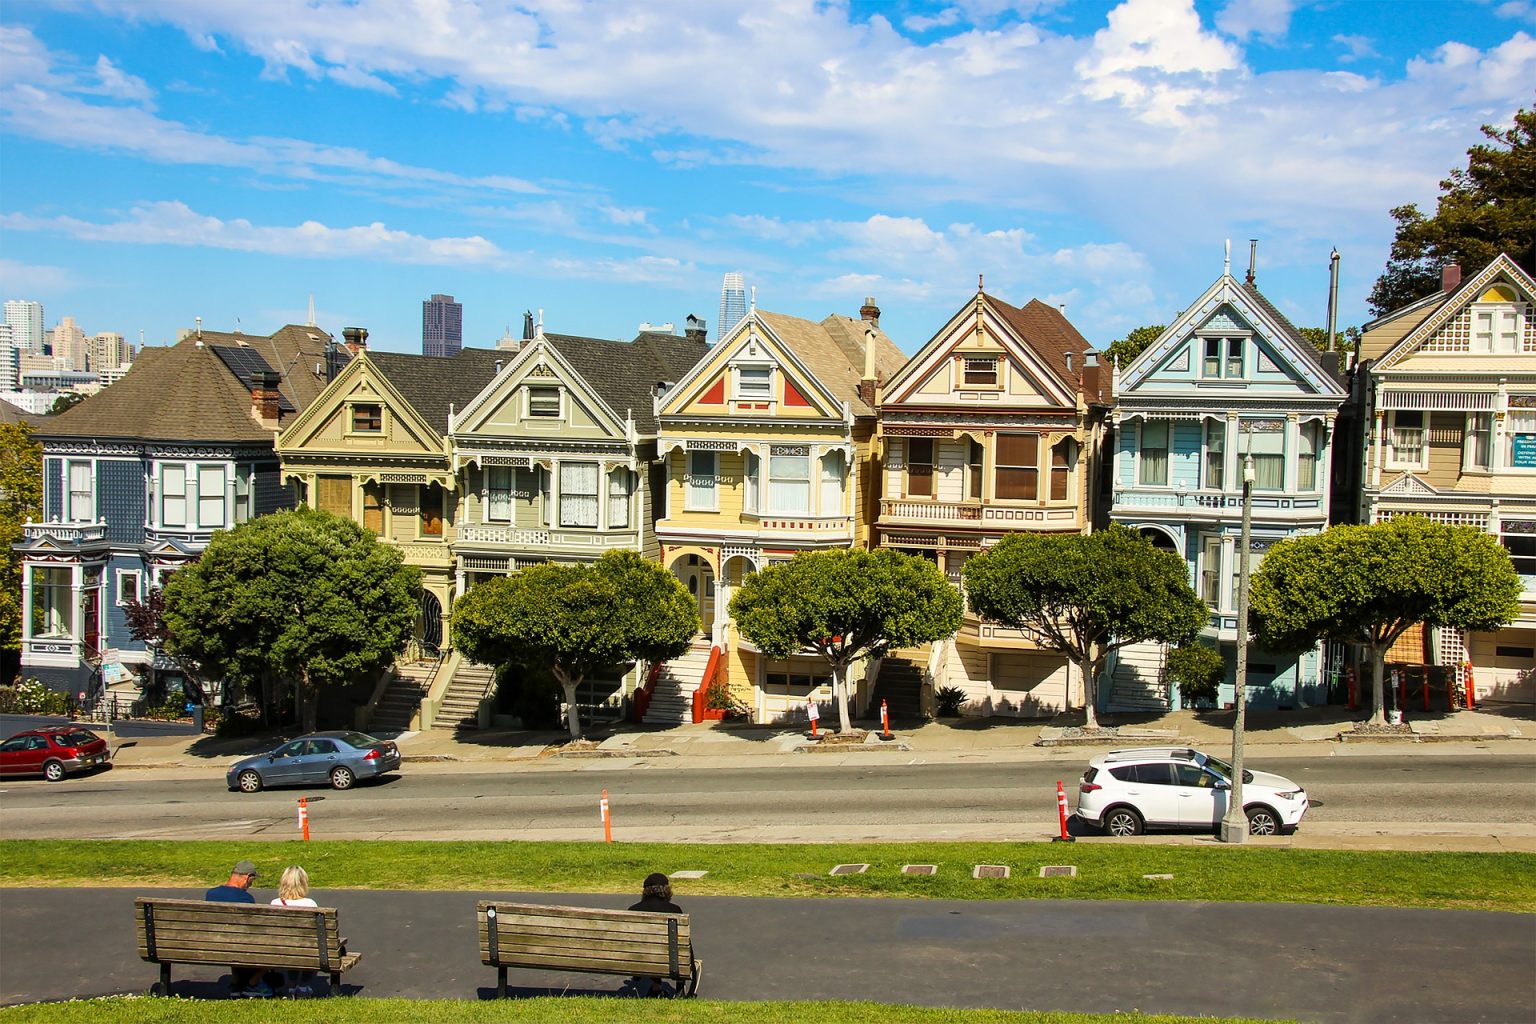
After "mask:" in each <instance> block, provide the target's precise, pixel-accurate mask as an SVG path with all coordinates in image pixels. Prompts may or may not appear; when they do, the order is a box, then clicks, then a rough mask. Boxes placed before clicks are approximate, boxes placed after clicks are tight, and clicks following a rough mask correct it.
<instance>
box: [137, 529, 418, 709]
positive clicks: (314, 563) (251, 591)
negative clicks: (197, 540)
mask: <svg viewBox="0 0 1536 1024" xmlns="http://www.w3.org/2000/svg"><path fill="white" fill-rule="evenodd" d="M420 591H421V579H420V573H419V572H418V571H417V570H416V569H415V568H413V567H410V566H407V565H405V564H404V563H403V562H402V561H401V558H400V553H399V552H398V551H397V550H395V549H394V548H391V547H388V546H386V545H384V544H380V543H379V542H378V540H377V538H375V537H374V535H373V534H371V533H369V532H367V531H366V530H364V529H363V528H362V527H361V526H359V525H357V524H356V523H354V522H352V521H351V520H349V519H343V518H341V517H340V516H334V515H331V514H330V513H328V512H321V511H318V510H316V509H311V508H307V507H301V508H297V509H293V510H292V511H287V512H276V513H273V514H271V515H266V516H261V517H259V518H256V519H252V520H251V521H250V522H248V523H242V524H241V525H239V526H236V527H235V528H234V529H232V530H228V531H224V532H220V533H215V534H214V535H213V539H212V540H211V541H209V542H208V547H207V549H206V550H204V551H203V554H202V557H201V558H199V559H198V560H197V561H196V562H194V563H193V564H192V565H190V566H188V567H187V568H185V569H182V570H180V571H179V572H176V573H174V574H173V575H172V576H171V577H170V579H169V580H167V581H166V584H165V612H164V619H165V629H166V632H167V649H168V652H169V653H170V654H172V655H173V656H175V657H177V658H183V659H190V660H192V661H195V662H196V663H198V664H199V665H201V666H202V667H203V670H204V671H205V672H206V673H208V674H209V675H219V676H224V677H226V678H231V679H237V680H241V681H245V682H250V681H252V680H254V679H257V678H259V677H261V676H262V675H263V674H270V675H272V676H276V677H277V678H279V679H285V680H290V679H291V680H293V681H294V682H295V685H296V686H297V688H298V695H299V708H300V714H301V716H302V721H303V726H304V729H305V731H306V732H308V731H312V730H313V729H314V728H315V717H316V705H317V704H318V702H319V697H320V690H321V688H322V687H328V686H341V685H346V684H348V683H353V682H356V681H358V680H360V679H363V678H365V677H367V676H368V675H370V674H373V673H377V672H378V671H380V670H382V669H383V668H384V667H385V666H386V665H388V664H389V663H390V661H391V660H392V659H393V658H394V657H395V656H396V655H397V654H399V653H400V652H401V651H402V650H404V649H405V645H406V642H407V641H408V640H409V639H410V637H411V634H412V631H413V629H414V626H415V622H416V611H417V605H418V601H419V597H420Z"/></svg>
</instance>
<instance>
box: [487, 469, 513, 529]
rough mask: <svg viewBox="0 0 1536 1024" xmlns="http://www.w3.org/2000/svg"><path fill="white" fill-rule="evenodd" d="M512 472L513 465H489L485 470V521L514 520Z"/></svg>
mask: <svg viewBox="0 0 1536 1024" xmlns="http://www.w3.org/2000/svg"><path fill="white" fill-rule="evenodd" d="M512 474H513V469H512V467H511V466H488V467H486V470H485V521H486V522H488V523H510V522H511V521H512Z"/></svg>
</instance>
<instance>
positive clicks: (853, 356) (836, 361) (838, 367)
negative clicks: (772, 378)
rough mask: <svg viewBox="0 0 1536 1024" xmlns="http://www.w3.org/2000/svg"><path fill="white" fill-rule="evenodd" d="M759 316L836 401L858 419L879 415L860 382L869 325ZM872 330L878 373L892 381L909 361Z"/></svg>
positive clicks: (836, 319) (839, 319) (782, 315)
mask: <svg viewBox="0 0 1536 1024" xmlns="http://www.w3.org/2000/svg"><path fill="white" fill-rule="evenodd" d="M756 313H757V315H758V316H759V317H760V318H761V319H762V321H763V323H764V324H766V325H768V327H769V328H770V329H771V330H772V331H773V333H774V334H775V335H776V336H777V337H778V338H779V340H780V341H782V342H783V343H784V344H785V345H787V346H788V347H789V348H790V349H791V350H792V351H793V352H794V354H795V356H796V357H797V358H798V359H799V360H800V361H801V362H802V363H804V364H805V368H806V369H808V370H810V371H811V373H813V374H814V375H815V376H816V379H817V380H819V381H820V382H821V384H822V386H823V387H825V388H826V389H827V391H828V392H829V393H830V394H831V395H832V396H833V397H835V398H837V399H838V400H840V401H844V402H847V403H848V405H849V407H850V408H851V409H852V410H853V414H854V415H855V416H873V415H874V414H875V410H874V409H873V408H872V407H870V405H869V404H868V403H866V402H865V401H864V400H863V399H862V398H860V397H859V381H860V380H861V379H862V378H863V376H864V345H865V341H864V338H865V325H866V321H863V320H853V319H852V318H851V317H838V316H829V317H827V319H826V320H823V321H822V322H821V323H819V324H818V323H812V322H811V321H809V320H802V319H800V318H799V317H797V316H789V315H787V314H785V313H769V312H767V311H765V310H761V309H759V310H756ZM829 321H830V323H829ZM869 326H870V327H871V328H872V331H873V335H874V345H875V368H876V371H877V372H883V373H884V374H885V375H886V377H887V378H888V377H890V375H892V374H894V373H895V372H896V371H897V370H899V369H900V368H901V364H902V363H903V362H905V361H906V357H905V356H903V355H902V354H901V350H900V349H899V348H897V347H896V343H895V342H893V341H891V339H890V338H888V337H887V336H886V334H885V332H884V331H882V330H880V328H878V327H874V326H873V324H870V325H869Z"/></svg>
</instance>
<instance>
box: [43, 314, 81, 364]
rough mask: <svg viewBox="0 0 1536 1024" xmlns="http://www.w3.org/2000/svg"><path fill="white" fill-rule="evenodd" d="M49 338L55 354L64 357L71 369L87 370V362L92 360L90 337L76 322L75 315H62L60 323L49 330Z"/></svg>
mask: <svg viewBox="0 0 1536 1024" xmlns="http://www.w3.org/2000/svg"><path fill="white" fill-rule="evenodd" d="M48 340H49V342H50V343H51V344H52V347H53V354H54V356H55V357H63V359H64V360H65V365H66V366H67V367H68V368H69V369H71V370H79V371H81V372H84V371H85V369H86V363H87V362H89V360H90V345H89V339H88V338H86V336H85V331H83V330H81V329H80V325H79V324H77V323H75V318H74V317H72V316H66V317H60V318H59V323H58V325H57V326H56V327H54V328H53V330H51V331H49V332H48Z"/></svg>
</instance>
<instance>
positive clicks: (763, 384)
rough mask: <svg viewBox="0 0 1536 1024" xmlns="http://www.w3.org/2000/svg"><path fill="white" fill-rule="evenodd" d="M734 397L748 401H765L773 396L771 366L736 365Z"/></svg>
mask: <svg viewBox="0 0 1536 1024" xmlns="http://www.w3.org/2000/svg"><path fill="white" fill-rule="evenodd" d="M736 397H737V398H739V399H741V400H743V401H748V402H766V401H768V400H769V399H771V398H772V397H773V367H771V366H738V367H737V368H736Z"/></svg>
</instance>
